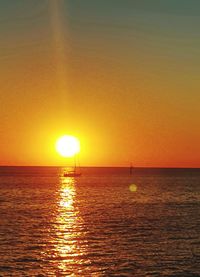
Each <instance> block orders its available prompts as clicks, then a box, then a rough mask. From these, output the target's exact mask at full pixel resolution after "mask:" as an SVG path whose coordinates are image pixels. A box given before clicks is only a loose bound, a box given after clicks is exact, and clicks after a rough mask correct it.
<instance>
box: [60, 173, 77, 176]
mask: <svg viewBox="0 0 200 277" xmlns="http://www.w3.org/2000/svg"><path fill="white" fill-rule="evenodd" d="M63 176H64V177H80V176H81V173H64V175H63Z"/></svg>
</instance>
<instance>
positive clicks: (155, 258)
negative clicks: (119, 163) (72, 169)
mask: <svg viewBox="0 0 200 277" xmlns="http://www.w3.org/2000/svg"><path fill="white" fill-rule="evenodd" d="M62 173H63V169H62V168H55V167H1V168H0V276H16V277H17V276H38V277H39V276H40V277H42V276H183V277H184V276H200V170H192V169H190V170H188V169H184V170H175V169H174V170H170V169H168V170H159V169H148V170H147V169H135V170H133V174H132V175H130V174H129V170H128V169H125V168H119V169H116V168H110V169H107V168H84V169H83V176H81V177H80V178H77V179H76V178H65V177H62Z"/></svg>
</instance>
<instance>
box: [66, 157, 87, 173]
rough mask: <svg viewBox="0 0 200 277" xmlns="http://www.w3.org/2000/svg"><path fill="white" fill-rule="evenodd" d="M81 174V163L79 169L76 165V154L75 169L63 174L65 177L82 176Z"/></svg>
mask: <svg viewBox="0 0 200 277" xmlns="http://www.w3.org/2000/svg"><path fill="white" fill-rule="evenodd" d="M81 175H82V173H81V172H80V165H79V167H78V169H77V166H76V156H75V158H74V168H73V170H71V171H66V172H64V174H63V176H64V177H80V176H81Z"/></svg>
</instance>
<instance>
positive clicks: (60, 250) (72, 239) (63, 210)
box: [53, 177, 90, 276]
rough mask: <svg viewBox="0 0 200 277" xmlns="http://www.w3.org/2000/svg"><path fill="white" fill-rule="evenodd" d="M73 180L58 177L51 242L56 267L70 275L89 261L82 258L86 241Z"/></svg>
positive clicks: (78, 270) (78, 272)
mask: <svg viewBox="0 0 200 277" xmlns="http://www.w3.org/2000/svg"><path fill="white" fill-rule="evenodd" d="M75 182H76V181H75V179H74V178H73V177H61V178H60V190H59V195H58V206H57V208H58V210H57V216H56V224H55V226H56V227H55V241H54V242H53V243H54V246H55V249H54V253H55V258H56V267H57V269H58V271H59V272H60V273H62V274H69V275H70V276H76V275H73V274H81V268H82V266H83V264H85V265H86V264H88V263H90V261H89V260H87V259H85V258H84V260H83V256H85V255H87V241H86V240H85V239H84V230H83V225H84V224H83V223H84V222H83V219H82V217H81V215H80V212H79V209H78V205H77V204H76V184H75ZM71 274H72V275H71ZM69 275H67V276H69Z"/></svg>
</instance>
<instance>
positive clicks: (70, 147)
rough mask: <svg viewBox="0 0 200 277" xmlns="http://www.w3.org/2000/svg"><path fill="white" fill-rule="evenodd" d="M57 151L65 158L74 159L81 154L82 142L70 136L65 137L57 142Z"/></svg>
mask: <svg viewBox="0 0 200 277" xmlns="http://www.w3.org/2000/svg"><path fill="white" fill-rule="evenodd" d="M56 150H57V152H58V153H59V154H60V155H61V156H63V157H72V156H74V155H76V154H77V153H79V152H80V141H79V140H78V139H77V138H76V137H74V136H69V135H64V136H62V137H60V138H59V139H58V140H57V141H56Z"/></svg>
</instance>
